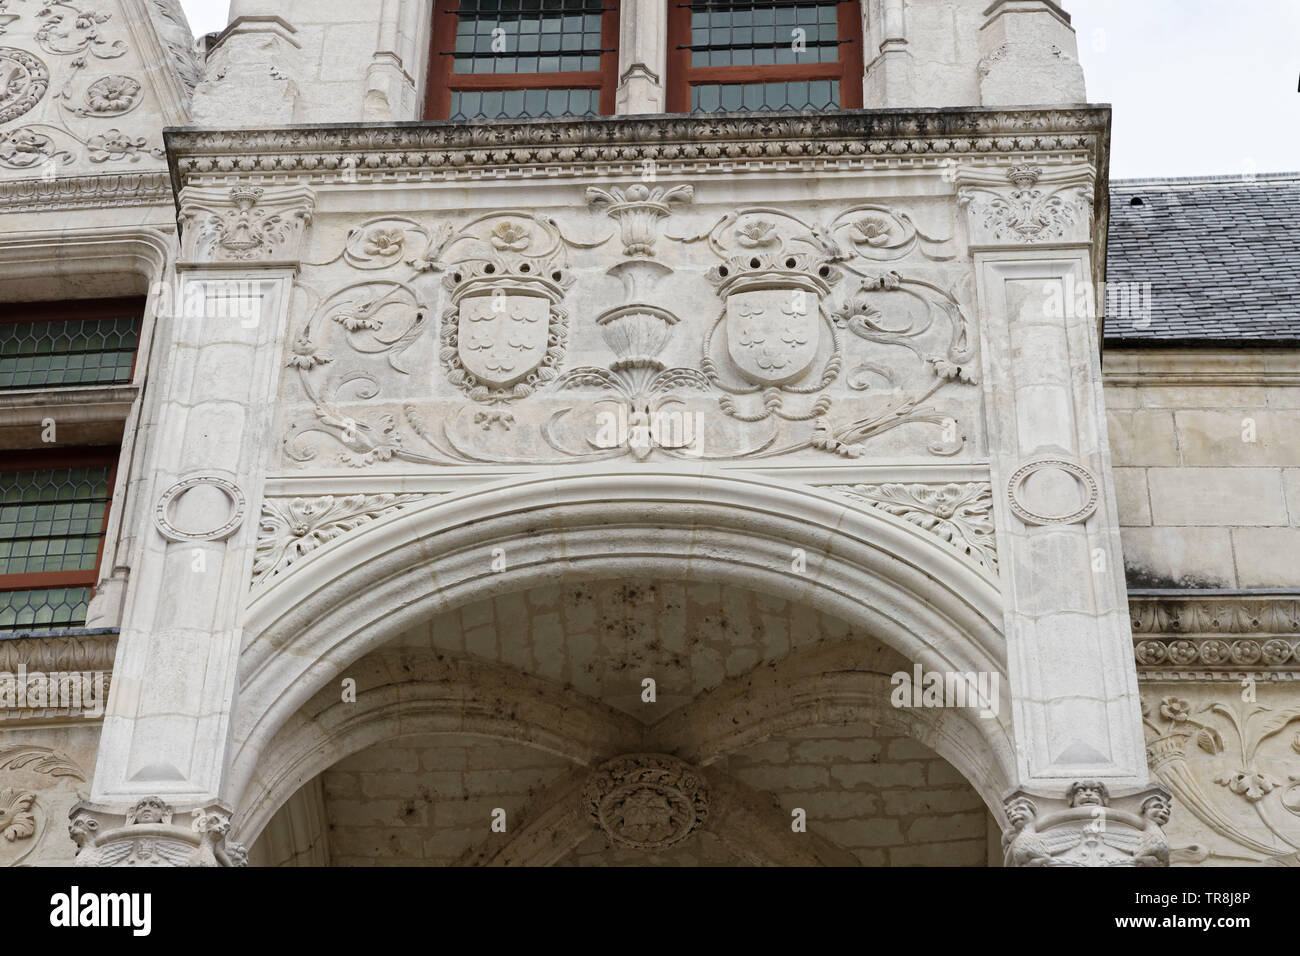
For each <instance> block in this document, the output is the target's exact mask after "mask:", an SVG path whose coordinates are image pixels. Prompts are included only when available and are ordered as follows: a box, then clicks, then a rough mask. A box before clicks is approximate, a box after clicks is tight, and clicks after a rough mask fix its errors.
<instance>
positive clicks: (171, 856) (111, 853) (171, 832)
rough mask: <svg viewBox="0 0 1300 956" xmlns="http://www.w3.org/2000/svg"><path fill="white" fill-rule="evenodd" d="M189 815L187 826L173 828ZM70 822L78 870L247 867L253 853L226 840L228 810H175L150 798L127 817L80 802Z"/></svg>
mask: <svg viewBox="0 0 1300 956" xmlns="http://www.w3.org/2000/svg"><path fill="white" fill-rule="evenodd" d="M186 815H188V816H190V817H191V821H190V823H189V825H188V826H186V825H184V824H181V823H174V822H173V820H174V818H176V817H178V816H180V817H183V816H186ZM68 816H69V819H70V820H71V822H70V823H69V825H68V835H69V836H70V837H72V841H73V842H74V843H75V844H77V863H76V865H77V866H151V867H152V866H247V865H248V851H247V850H245V849H244V847H243V846H241V845H240V844H238V843H235V842H233V841H228V840H227V837H228V836H229V834H230V817H231V810H230V808H229V807H227V806H225V805H224V804H220V803H214V804H210V805H206V806H202V807H194V808H190V809H187V810H176V809H175V808H173V807H171V806H169V805H168V804H167V803H166V802H165V801H164V800H163V799H162V798H161V797H145V798H144V799H143V800H141V801H140V802H139V803H137V804H135V805H134V806H133V807H131V808H129V809H128V810H126V812H125V813H122V812H119V811H116V810H114V809H112V808H109V807H103V806H97V805H95V804H91V803H86V802H81V803H78V804H77V805H76V806H74V807H73V808H72V811H71V812H70V813H69V815H68Z"/></svg>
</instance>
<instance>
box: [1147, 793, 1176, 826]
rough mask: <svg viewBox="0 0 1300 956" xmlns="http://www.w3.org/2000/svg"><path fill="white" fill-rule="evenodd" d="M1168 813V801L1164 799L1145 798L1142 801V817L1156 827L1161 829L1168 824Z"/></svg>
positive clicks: (1159, 797) (1158, 797) (1157, 797)
mask: <svg viewBox="0 0 1300 956" xmlns="http://www.w3.org/2000/svg"><path fill="white" fill-rule="evenodd" d="M1169 812H1170V806H1169V801H1168V800H1166V799H1165V798H1164V797H1161V796H1155V797H1147V798H1146V799H1145V800H1143V801H1142V816H1144V817H1146V818H1147V819H1148V820H1150V821H1151V822H1152V823H1154V824H1155V825H1156V826H1158V827H1162V826H1164V825H1165V824H1166V823H1168V822H1169Z"/></svg>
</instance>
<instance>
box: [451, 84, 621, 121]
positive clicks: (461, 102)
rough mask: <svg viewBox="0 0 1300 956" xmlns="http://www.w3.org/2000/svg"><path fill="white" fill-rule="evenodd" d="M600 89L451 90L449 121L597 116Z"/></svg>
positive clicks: (598, 112) (598, 113)
mask: <svg viewBox="0 0 1300 956" xmlns="http://www.w3.org/2000/svg"><path fill="white" fill-rule="evenodd" d="M598 115H600V90H483V91H469V90H453V91H452V94H451V119H453V120H475V119H515V118H519V117H527V116H598Z"/></svg>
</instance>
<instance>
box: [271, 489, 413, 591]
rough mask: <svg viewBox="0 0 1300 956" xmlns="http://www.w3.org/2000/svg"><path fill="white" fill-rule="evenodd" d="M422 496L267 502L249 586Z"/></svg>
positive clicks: (399, 495) (354, 496)
mask: <svg viewBox="0 0 1300 956" xmlns="http://www.w3.org/2000/svg"><path fill="white" fill-rule="evenodd" d="M422 497H424V496H423V495H420V494H378V495H347V496H345V497H341V498H336V497H334V496H333V495H324V496H322V497H319V498H293V499H291V500H277V499H268V500H267V501H265V502H263V504H262V521H261V526H260V528H259V530H258V536H257V551H256V556H255V557H254V560H253V583H254V584H255V585H256V584H261V583H263V582H265V581H267V580H268V579H270V578H272V577H274V576H275V575H277V574H279V573H280V572H281V571H283V570H284V569H285V568H287V567H289V565H291V564H293V563H294V562H296V561H298V560H300V559H302V558H303V557H305V556H306V555H308V554H310V553H311V552H313V551H315V550H316V549H317V548H320V547H322V546H324V545H326V544H328V543H329V542H331V541H333V540H334V539H335V538H338V537H341V536H342V535H345V534H347V533H348V532H349V531H352V530H353V529H355V528H359V527H361V525H363V524H368V523H369V522H371V521H374V520H376V519H377V518H380V517H382V516H383V515H386V514H388V513H389V512H392V511H396V510H397V509H398V508H401V507H402V506H404V505H407V504H410V503H411V502H413V501H418V500H419V499H420V498H422Z"/></svg>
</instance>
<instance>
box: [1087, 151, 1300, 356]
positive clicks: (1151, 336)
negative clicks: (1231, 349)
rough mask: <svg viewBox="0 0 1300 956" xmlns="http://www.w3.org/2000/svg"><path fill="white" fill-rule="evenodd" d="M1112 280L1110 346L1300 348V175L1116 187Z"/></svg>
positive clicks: (1135, 182) (1109, 262) (1120, 183)
mask: <svg viewBox="0 0 1300 956" xmlns="http://www.w3.org/2000/svg"><path fill="white" fill-rule="evenodd" d="M1138 200H1140V203H1139V202H1138ZM1106 270H1107V276H1106V281H1107V290H1106V291H1107V298H1108V300H1109V306H1110V307H1109V308H1108V309H1107V317H1106V325H1105V341H1106V345H1107V346H1110V347H1116V346H1125V347H1132V346H1136V345H1150V346H1160V345H1165V346H1193V345H1207V346H1208V345H1220V346H1224V345H1226V346H1231V345H1237V346H1242V347H1247V346H1248V347H1252V348H1257V347H1260V346H1269V345H1273V346H1300V173H1277V174H1272V175H1266V176H1265V175H1261V176H1258V177H1256V178H1255V179H1254V180H1253V181H1248V180H1246V179H1243V178H1242V177H1240V176H1237V177H1226V176H1223V177H1196V178H1189V179H1127V180H1125V179H1121V180H1114V181H1112V182H1111V184H1110V235H1109V240H1108V249H1107V256H1106ZM1148 282H1149V283H1150V287H1149V289H1150V299H1149V300H1147V299H1146V298H1145V295H1144V294H1142V291H1141V290H1143V289H1144V288H1145V287H1143V286H1130V287H1127V289H1128V290H1129V294H1128V301H1129V302H1133V298H1132V293H1134V292H1137V293H1138V294H1140V295H1142V297H1141V298H1140V299H1139V300H1138V302H1139V303H1140V305H1142V306H1145V305H1146V303H1147V301H1149V302H1150V306H1151V308H1150V315H1149V320H1148V321H1144V319H1145V318H1147V317H1146V316H1145V311H1144V309H1142V308H1130V309H1129V310H1128V314H1122V311H1121V309H1119V308H1117V306H1120V305H1122V301H1123V300H1122V299H1120V298H1118V296H1119V295H1120V294H1121V291H1122V290H1124V289H1125V288H1126V287H1125V286H1122V285H1120V286H1118V287H1117V285H1116V284H1117V283H1148Z"/></svg>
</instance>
